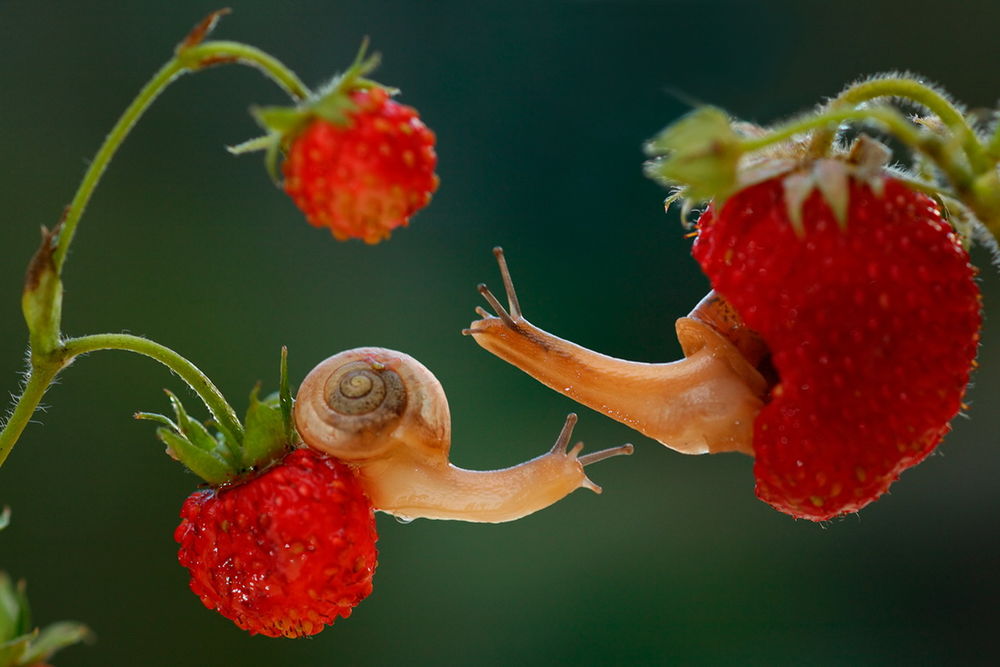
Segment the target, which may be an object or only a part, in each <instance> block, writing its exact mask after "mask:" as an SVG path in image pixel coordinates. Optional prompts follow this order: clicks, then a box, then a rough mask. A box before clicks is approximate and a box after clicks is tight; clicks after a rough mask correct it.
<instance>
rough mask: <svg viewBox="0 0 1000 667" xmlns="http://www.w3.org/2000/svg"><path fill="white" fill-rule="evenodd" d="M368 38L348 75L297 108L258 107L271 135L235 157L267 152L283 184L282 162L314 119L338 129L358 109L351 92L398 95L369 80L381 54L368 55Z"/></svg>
mask: <svg viewBox="0 0 1000 667" xmlns="http://www.w3.org/2000/svg"><path fill="white" fill-rule="evenodd" d="M367 51H368V39H367V38H365V40H364V41H362V43H361V48H360V49H358V54H357V56H355V58H354V62H353V63H352V64H351V66H350V67H348V68H347V69H346V70H345V71H344V72H342V73H340V74H337V75H336V76H334V77H333V79H331V80H330V81H329V82H328V83H327V84H326V85H324V86H323V87H322V88H320V89H319V90H318V91H316V92H314V93H313V94H312V95H310V96H309V97H308V98H306V99H305V100H303V101H302V102H301V103H300V104H298V105H296V106H294V107H284V106H274V107H255V108H253V109H251V114H252V115H253V116H254V118H255V119H256V121H257V123H258V124H259V125H260V126H261V127H262V128H263V129H265V130H267V134H266V135H264V136H261V137H256V138H254V139H250V140H248V141H245V142H243V143H241V144H238V145H236V146H231V147H229V152H230V153H233V154H234V155H241V154H243V153H251V152H255V151H261V150H262V151H264V152H265V157H264V162H265V165H266V167H267V172H268V174H269V175H270V176H271V180H273V181H274V183H275V184H276V185H280V184H281V176H280V175H279V169H278V159H279V157H280V155H281V153H282V152H283V151H285V150H287V149H288V147H289V145H290V144H291V143H292V141H293V140H294V139H295V137H297V136H298V135H299V134H300V133H301V132H302V131H303V130H304V129H305V128H306V127H307V126H308V125H309V124H310V122H311V121H312V120H314V119H316V118H321V119H323V120H325V121H327V122H329V123H331V124H333V125H336V126H340V127H343V126H346V125H348V124H349V123H350V113H351V112H352V111H354V110H355V109H356V108H357V102H356V101H355V100H354V99H353V97H352V95H351V93H354V92H356V91H361V90H371V89H376V88H377V89H380V90H383V91H385V93H386V94H387V95H395V94H396V93H398V92H399V90H398V89H396V88H392V87H389V86H384V85H382V84H380V83H378V82H376V81H372V80H371V79H368V78H366V76H367V75H368V74H370V73H371V72H372V71H374V70H375V69H376V68H377V67H378V65H379V62H380V61H381V56H380V55H379V54H378V53H373V54H371V55H367Z"/></svg>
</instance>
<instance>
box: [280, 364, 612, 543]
mask: <svg viewBox="0 0 1000 667" xmlns="http://www.w3.org/2000/svg"><path fill="white" fill-rule="evenodd" d="M294 417H295V426H296V428H297V429H298V432H299V435H300V436H301V438H302V440H303V441H304V442H305V444H306V445H308V446H309V447H312V448H313V449H316V450H319V451H322V452H324V453H326V454H329V455H331V456H334V457H336V458H338V459H340V460H341V461H344V462H345V463H347V464H349V465H351V466H353V467H354V468H355V470H356V471H357V473H358V476H359V479H360V480H361V482H362V484H363V486H364V488H365V491H366V493H367V494H368V497H369V498H370V499H371V501H372V504H373V505H374V507H375V509H377V510H380V511H383V512H387V513H389V514H393V515H396V516H397V517H399V518H402V519H414V518H428V519H458V520H462V521H475V522H488V523H497V522H502V521H512V520H514V519H518V518H521V517H523V516H526V515H528V514H531V513H532V512H535V511H537V510H540V509H542V508H544V507H547V506H549V505H551V504H553V503H555V502H556V501H558V500H560V499H562V498H563V497H565V496H566V495H568V494H569V493H571V492H572V491H574V490H576V489H578V488H581V487H583V488H588V489H590V490H592V491H595V492H597V493H600V491H601V489H600V487H598V486H597V485H596V484H594V483H593V482H592V481H590V479H588V478H587V476H586V474H584V471H583V468H584V466H586V465H590V464H591V463H596V462H597V461H601V460H603V459H606V458H609V457H612V456H616V455H619V454H630V453H631V452H632V445H622V446H620V447H613V448H611V449H605V450H602V451H599V452H593V453H591V454H585V455H583V456H581V455H580V452H581V450H582V449H583V443H578V444H576V445H575V446H574V447H572V448H569V447H568V445H569V441H570V437H571V435H572V431H573V426H574V424H575V423H576V415H575V414H570V415H569V416H568V417H567V418H566V422H565V424H564V426H563V429H562V432H561V433H560V434H559V437H558V439H557V440H556V443H555V445H553V446H552V448H551V450H549V451H548V452H547V453H545V454H543V455H542V456H539V457H537V458H535V459H532V460H530V461H527V462H525V463H521V464H520V465H516V466H513V467H511V468H506V469H503V470H490V471H473V470H464V469H462V468H458V467H456V466H453V465H452V464H451V463H449V461H448V453H449V449H450V446H451V416H450V413H449V411H448V400H447V398H446V397H445V394H444V390H443V389H442V387H441V384H440V382H438V380H437V378H435V377H434V375H433V374H431V372H430V371H429V370H427V368H425V367H424V366H423V365H422V364H421V363H420V362H419V361H417V360H416V359H414V358H413V357H411V356H409V355H407V354H404V353H402V352H395V351H393V350H387V349H384V348H377V347H363V348H357V349H354V350H348V351H346V352H341V353H340V354H337V355H334V356H332V357H330V358H328V359H326V360H325V361H323V362H321V363H320V364H319V365H318V366H316V367H315V368H314V369H313V370H312V371H310V372H309V374H308V375H307V376H306V378H305V379H304V380H303V381H302V385H301V386H300V387H299V391H298V396H297V397H296V400H295V411H294Z"/></svg>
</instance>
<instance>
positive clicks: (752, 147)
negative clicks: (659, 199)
mask: <svg viewBox="0 0 1000 667" xmlns="http://www.w3.org/2000/svg"><path fill="white" fill-rule="evenodd" d="M848 121H875V122H876V123H878V124H880V125H882V126H884V127H885V129H886V130H888V131H889V132H890V133H891V134H892V135H894V136H895V137H896V138H897V139H899V140H900V141H902V142H903V143H904V144H906V145H907V146H909V147H910V148H911V149H913V150H915V151H918V152H920V153H923V154H924V155H926V156H927V157H929V158H930V159H931V160H932V161H933V162H934V163H935V164H936V165H937V166H938V168H940V169H941V171H942V172H944V174H945V176H946V177H947V178H948V181H949V182H950V183H951V185H952V187H953V188H955V191H956V192H957V193H959V194H960V195H963V194H964V193H966V192H968V190H969V188H970V187H971V184H972V179H973V176H972V174H971V173H969V171H968V169H966V168H965V167H964V166H963V165H962V164H960V163H958V162H957V161H956V160H954V158H953V156H950V155H948V154H947V153H946V152H945V151H943V150H942V144H941V143H940V141H939V140H938V138H937V137H936V136H935V135H933V134H931V133H928V132H926V131H922V130H920V129H918V128H917V127H916V126H914V125H913V124H912V123H910V122H909V121H908V120H907V119H906V118H905V117H903V115H902V114H900V113H899V112H898V111H895V110H894V109H890V108H888V107H886V108H868V109H831V110H829V111H826V112H822V113H820V114H818V115H811V116H805V117H803V118H799V119H795V120H792V121H790V122H788V123H786V124H784V125H781V126H779V127H777V128H774V129H773V130H772V131H771V132H769V133H768V134H766V135H764V136H762V137H757V138H753V139H746V140H744V141H743V142H742V143H741V144H740V148H741V150H742V151H743V152H747V153H748V152H751V151H756V150H760V149H762V148H766V147H768V146H771V145H774V144H777V143H780V142H782V141H786V140H788V139H791V138H792V137H794V136H796V135H800V134H804V133H806V132H809V131H811V130H819V131H823V130H830V129H831V128H835V127H836V126H837V125H839V124H840V123H844V122H848Z"/></svg>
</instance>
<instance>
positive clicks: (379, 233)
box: [282, 87, 438, 243]
mask: <svg viewBox="0 0 1000 667" xmlns="http://www.w3.org/2000/svg"><path fill="white" fill-rule="evenodd" d="M349 98H350V101H351V103H352V104H353V108H352V109H350V110H349V111H348V112H347V113H346V120H345V121H344V122H342V123H337V122H332V121H330V120H326V119H324V118H322V117H320V116H316V117H315V118H313V119H312V120H311V121H310V122H309V123H308V125H307V126H306V127H305V129H303V130H301V131H300V132H299V133H298V134H297V135H296V136H295V137H294V139H293V140H292V142H291V145H290V148H289V149H288V154H287V157H286V159H285V161H284V163H283V165H282V169H283V171H284V175H285V191H286V192H287V193H288V194H289V196H291V198H292V199H293V200H294V201H295V204H296V205H297V206H298V207H299V208H300V209H301V210H302V212H303V213H305V215H306V218H307V219H308V220H309V222H310V223H312V224H313V225H315V226H317V227H329V228H330V231H331V232H332V233H333V235H334V236H335V237H336V238H337V239H338V240H344V239H348V238H358V239H363V240H364V241H365V242H366V243H378V242H379V241H381V240H383V239H386V238H388V237H389V234H390V233H391V231H392V230H393V229H395V228H396V227H399V226H405V225H407V224H408V222H409V219H410V216H412V215H413V214H414V213H416V212H417V211H418V210H419V209H421V208H423V207H424V206H426V205H427V204H428V202H430V199H431V194H432V193H433V192H434V190H436V189H437V185H438V178H437V176H436V175H435V174H434V168H435V166H436V165H437V155H436V154H435V152H434V142H435V137H434V133H433V132H432V131H431V130H429V129H428V128H427V126H425V125H424V124H423V122H421V120H420V118H419V116H418V115H417V112H416V110H415V109H413V108H411V107H408V106H404V105H402V104H398V103H397V102H394V101H393V100H391V99H390V98H389V94H388V93H387V92H386V91H385V89H383V88H380V87H373V88H367V89H364V90H354V91H352V92H350V93H349Z"/></svg>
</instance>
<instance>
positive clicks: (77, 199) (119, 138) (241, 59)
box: [53, 41, 310, 274]
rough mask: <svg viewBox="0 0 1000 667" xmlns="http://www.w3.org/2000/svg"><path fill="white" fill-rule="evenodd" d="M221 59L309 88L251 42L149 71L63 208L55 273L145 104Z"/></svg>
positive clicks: (298, 91) (194, 51) (193, 52)
mask: <svg viewBox="0 0 1000 667" xmlns="http://www.w3.org/2000/svg"><path fill="white" fill-rule="evenodd" d="M225 63H239V64H242V65H250V66H253V67H256V68H258V69H260V70H261V71H263V72H264V73H265V74H267V75H268V76H269V77H270V78H271V79H272V80H274V81H275V82H276V83H277V84H278V85H279V86H281V87H282V88H283V89H285V91H287V92H288V93H289V95H291V96H292V97H293V98H295V99H304V98H306V97H308V96H309V95H310V92H309V89H308V88H306V86H305V85H304V84H303V83H302V82H301V81H300V80H299V78H298V77H297V76H296V75H295V73H294V72H292V71H291V70H289V69H288V68H287V67H285V66H284V65H283V64H281V62H279V61H278V60H277V59H275V58H273V57H272V56H270V55H268V54H266V53H264V52H263V51H260V50H259V49H256V48H254V47H252V46H249V45H246V44H241V43H239V42H223V41H213V42H204V43H202V44H198V45H197V46H193V47H190V48H187V49H183V50H181V51H180V52H179V53H178V54H177V55H176V56H174V57H173V58H172V59H171V60H170V61H168V62H167V63H166V64H165V65H164V66H163V67H162V68H160V71H158V72H157V73H156V74H155V75H153V78H152V79H150V80H149V83H147V84H146V85H145V86H144V87H143V88H142V90H141V91H139V95H138V96H137V97H136V98H135V99H134V100H133V101H132V103H131V104H130V105H129V106H128V108H127V109H125V112H124V113H123V114H122V115H121V118H119V119H118V122H117V123H115V126H114V127H113V128H112V129H111V132H110V133H108V136H107V138H106V139H105V140H104V143H103V144H102V145H101V147H100V149H98V151H97V154H96V155H95V156H94V159H93V161H91V163H90V166H89V167H88V168H87V172H86V173H85V174H84V176H83V181H81V183H80V187H79V188H78V189H77V191H76V194H75V195H74V196H73V200H72V201H71V202H70V204H69V207H68V208H67V209H66V213H65V216H64V218H63V224H62V231H61V232H60V234H59V240H58V242H57V245H56V249H55V251H54V253H53V261H54V263H55V267H56V271H57V272H58V273H60V274H61V273H62V267H63V263H64V262H65V261H66V253H68V252H69V246H70V244H71V243H72V242H73V236H74V234H75V233H76V228H77V225H78V224H79V222H80V217H81V216H82V215H83V211H84V209H86V207H87V203H88V202H89V201H90V197H91V195H92V194H93V192H94V189H95V188H96V187H97V184H98V183H99V182H100V180H101V176H102V175H103V174H104V170H105V169H106V168H107V166H108V163H109V162H110V161H111V158H112V157H114V154H115V152H116V151H117V150H118V148H119V146H121V144H122V142H123V141H124V140H125V137H127V136H128V133H129V132H130V131H131V129H132V128H133V127H134V126H135V124H136V122H137V121H138V120H139V118H140V117H141V116H142V114H143V113H144V112H145V111H146V109H148V108H149V105H150V104H152V102H153V100H155V99H156V98H157V97H158V96H159V94H160V93H161V92H163V90H164V89H165V88H166V87H167V86H168V85H170V83H171V82H172V81H173V80H174V79H176V78H177V77H178V76H180V75H181V74H184V73H186V72H194V71H198V70H199V69H204V68H205V67H210V66H212V65H218V64H225Z"/></svg>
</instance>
